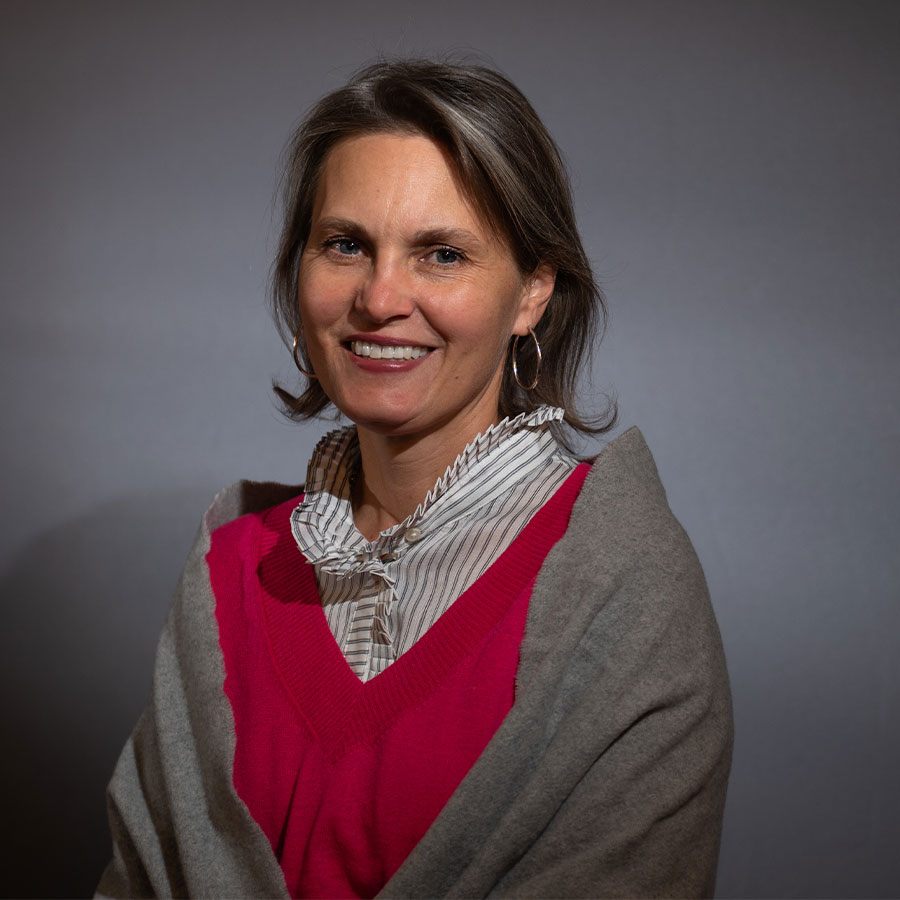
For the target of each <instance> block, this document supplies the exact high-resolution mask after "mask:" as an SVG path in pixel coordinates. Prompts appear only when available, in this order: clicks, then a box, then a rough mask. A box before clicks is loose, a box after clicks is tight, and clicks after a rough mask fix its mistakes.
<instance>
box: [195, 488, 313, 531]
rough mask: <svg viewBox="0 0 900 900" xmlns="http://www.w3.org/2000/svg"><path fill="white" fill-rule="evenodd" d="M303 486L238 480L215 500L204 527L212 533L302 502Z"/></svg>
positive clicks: (207, 514)
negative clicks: (226, 526) (245, 517)
mask: <svg viewBox="0 0 900 900" xmlns="http://www.w3.org/2000/svg"><path fill="white" fill-rule="evenodd" d="M302 494H303V486H302V485H289V484H279V483H278V482H275V481H247V480H243V479H242V480H241V481H235V482H234V483H233V484H230V485H228V487H225V488H222V490H221V491H219V493H218V494H216V496H215V497H214V498H213V501H212V503H211V504H210V505H209V507H208V508H207V510H206V513H205V514H204V516H203V526H204V528H205V529H206V531H207V532H208V533H210V534H211V533H212V532H213V531H215V530H216V529H218V528H221V527H222V526H224V525H227V524H228V523H230V522H234V521H236V520H237V519H240V518H242V517H244V516H251V515H257V516H259V515H260V514H262V515H263V516H265V515H266V514H267V513H269V512H270V511H271V510H274V509H275V508H277V507H281V506H284V505H286V504H288V503H290V502H292V501H294V502H297V501H299V499H300V497H301V496H302Z"/></svg>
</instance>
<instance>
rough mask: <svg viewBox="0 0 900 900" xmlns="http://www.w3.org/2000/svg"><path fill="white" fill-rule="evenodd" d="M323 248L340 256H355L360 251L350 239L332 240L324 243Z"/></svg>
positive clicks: (360, 248)
mask: <svg viewBox="0 0 900 900" xmlns="http://www.w3.org/2000/svg"><path fill="white" fill-rule="evenodd" d="M325 246H326V247H328V248H330V249H332V250H334V251H335V252H337V253H340V254H341V256H356V255H357V254H358V253H360V252H361V250H362V247H360V245H359V244H358V243H357V242H356V241H354V240H351V239H350V238H332V239H331V240H330V241H325Z"/></svg>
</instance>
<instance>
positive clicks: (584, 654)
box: [98, 428, 732, 897]
mask: <svg viewBox="0 0 900 900" xmlns="http://www.w3.org/2000/svg"><path fill="white" fill-rule="evenodd" d="M297 493H299V489H298V488H296V487H284V486H281V485H273V484H258V483H251V482H240V483H238V484H237V485H234V486H232V487H231V488H228V489H226V490H225V491H223V492H222V493H220V494H219V495H218V496H217V497H216V499H215V501H214V502H213V504H212V506H211V507H210V508H209V510H208V511H207V513H206V516H205V517H204V520H203V524H202V525H201V528H200V531H199V534H198V537H197V540H196V542H195V545H194V548H193V550H192V552H191V555H190V557H189V559H188V562H187V564H186V566H185V571H184V574H183V575H182V579H181V582H180V584H179V588H178V592H177V594H176V597H175V600H174V603H173V605H172V610H171V612H170V615H169V618H168V620H167V622H166V625H165V627H164V630H163V633H162V637H161V639H160V643H159V648H158V651H157V660H156V668H155V673H154V679H153V691H152V696H151V699H150V702H149V704H148V706H147V709H146V710H145V711H144V714H143V715H142V717H141V719H140V720H139V722H138V724H137V727H136V728H135V731H134V733H133V734H132V736H131V738H130V739H129V741H128V743H127V744H126V746H125V749H124V751H123V753H122V756H121V758H120V759H119V762H118V765H117V767H116V770H115V773H114V774H113V778H112V781H111V783H110V786H109V796H108V806H109V818H110V827H111V830H112V835H113V848H114V856H113V860H112V862H111V863H110V865H109V867H108V868H107V870H106V872H105V873H104V875H103V878H102V880H101V882H100V885H99V888H98V896H109V897H120V896H121V897H125V896H189V897H287V896H288V895H287V892H286V889H285V883H284V879H283V877H282V874H281V869H280V868H279V865H278V862H277V860H276V858H275V856H274V854H273V853H272V849H271V847H270V845H269V843H268V841H267V839H266V838H265V836H264V835H263V833H262V831H261V830H260V829H259V827H258V826H257V825H256V823H255V821H254V820H253V819H252V817H251V816H250V814H249V812H248V810H247V808H246V806H245V805H244V804H243V803H242V801H241V800H240V799H239V798H238V797H237V795H236V793H235V791H234V786H233V783H232V761H233V757H234V725H233V719H232V715H231V708H230V706H229V703H228V700H227V698H226V696H225V694H224V691H223V687H222V686H223V681H224V667H223V662H222V655H221V651H220V648H219V642H218V631H217V627H216V619H215V613H214V600H213V595H212V591H211V588H210V585H209V579H208V576H207V571H206V565H205V561H204V557H205V555H206V552H207V550H208V549H209V535H210V533H211V532H212V531H213V530H214V529H215V528H217V527H218V526H220V525H222V524H224V523H225V522H227V521H230V520H231V519H233V518H235V517H237V516H239V515H243V514H244V513H247V512H250V511H253V510H258V509H262V508H265V507H268V506H271V505H274V504H276V503H279V502H282V501H284V500H286V499H288V498H289V497H290V496H293V495H296V494H297ZM731 744H732V721H731V702H730V695H729V689H728V677H727V673H726V670H725V661H724V657H723V655H722V645H721V640H720V637H719V632H718V628H717V626H716V622H715V618H714V616H713V612H712V609H711V607H710V603H709V597H708V594H707V590H706V584H705V581H704V578H703V572H702V570H701V568H700V564H699V562H698V561H697V557H696V555H695V553H694V550H693V548H692V547H691V544H690V541H689V540H688V538H687V536H686V535H685V533H684V531H683V529H682V528H681V526H680V525H679V524H678V522H677V521H676V520H675V518H674V517H673V515H672V513H671V511H670V510H669V507H668V504H667V503H666V497H665V492H664V490H663V487H662V485H661V484H660V481H659V477H658V475H657V472H656V467H655V465H654V463H653V458H652V457H651V455H650V451H649V450H648V449H647V445H646V444H645V442H644V439H643V437H642V436H641V434H640V432H639V431H638V430H637V429H634V428H633V429H631V430H629V431H628V432H626V433H625V434H623V435H622V436H621V437H619V438H618V439H617V440H615V441H613V442H612V443H610V444H609V445H608V446H607V447H606V448H605V449H604V450H603V452H602V453H601V454H600V455H599V456H598V457H597V459H596V460H595V462H594V465H593V467H592V470H591V472H590V474H589V475H588V478H587V480H586V481H585V484H584V487H583V489H582V491H581V494H580V495H579V497H578V500H577V501H576V504H575V507H574V509H573V511H572V517H571V520H570V522H569V527H568V529H567V531H566V534H565V535H564V537H563V538H562V539H561V540H560V541H559V542H558V543H557V544H556V545H555V546H554V548H553V549H552V550H551V551H550V554H549V555H548V556H547V559H546V561H545V562H544V565H543V567H542V568H541V570H540V574H539V576H538V579H537V582H536V584H535V587H534V592H533V594H532V597H531V602H530V606H529V611H528V619H527V623H526V630H525V637H524V639H523V642H522V646H521V654H520V662H519V671H518V674H517V692H516V701H515V704H514V706H513V708H512V710H511V711H510V713H509V715H508V716H507V717H506V719H505V720H504V722H503V724H502V725H501V726H500V728H499V730H498V731H497V733H496V734H495V735H494V737H493V739H492V740H491V742H490V743H489V744H488V746H487V747H486V748H485V750H484V752H483V753H482V755H481V757H480V758H479V759H478V761H477V762H476V763H475V765H474V766H473V767H472V769H471V770H470V772H469V773H468V775H467V776H466V777H465V778H464V779H463V781H462V782H461V784H460V785H459V787H458V788H457V790H456V792H455V793H454V794H453V796H452V797H451V798H450V800H449V802H448V803H447V805H446V806H445V808H444V809H443V810H442V812H441V813H440V815H439V816H438V817H437V819H436V820H435V821H434V823H433V824H432V826H431V827H430V828H429V830H428V832H427V833H426V834H425V836H424V837H423V838H422V840H421V841H420V842H419V844H418V845H417V846H416V847H415V849H414V850H413V852H412V853H411V854H410V855H409V857H408V858H407V859H406V861H405V862H404V863H403V865H402V866H401V867H400V869H399V870H398V871H397V872H396V873H395V875H394V876H393V878H391V880H390V881H389V882H388V883H387V885H386V886H385V887H384V889H383V890H382V892H381V893H380V894H379V897H638V896H642V897H643V896H646V897H651V896H652V897H658V896H674V897H689V896H709V895H711V894H712V892H713V888H714V883H715V871H716V858H717V855H718V847H719V834H720V830H721V822H722V808H723V804H724V801H725V789H726V783H727V779H728V771H729V766H730V761H731Z"/></svg>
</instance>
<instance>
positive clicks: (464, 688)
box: [207, 464, 590, 897]
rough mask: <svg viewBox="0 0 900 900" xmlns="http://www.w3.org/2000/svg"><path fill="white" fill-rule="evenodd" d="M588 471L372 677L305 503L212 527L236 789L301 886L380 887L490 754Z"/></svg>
mask: <svg viewBox="0 0 900 900" xmlns="http://www.w3.org/2000/svg"><path fill="white" fill-rule="evenodd" d="M589 469H590V467H589V466H588V465H587V464H582V465H580V466H579V467H578V468H577V469H576V470H575V471H574V472H573V473H572V474H571V475H570V476H569V477H568V479H567V480H566V481H565V482H564V483H563V485H562V487H560V488H559V490H557V491H556V493H555V494H554V495H553V496H552V497H551V499H550V500H549V501H548V502H547V503H546V504H545V505H544V506H543V507H542V508H541V509H540V510H539V511H538V512H537V513H536V514H535V516H534V517H533V518H532V519H531V521H530V522H529V524H528V525H527V526H526V527H525V528H524V529H523V531H522V532H521V533H520V534H519V535H518V537H517V538H516V539H515V540H514V541H513V542H512V543H511V544H510V545H509V546H508V547H507V549H506V550H505V551H504V552H503V553H502V554H501V555H500V556H499V557H498V558H497V560H496V561H495V562H494V563H493V565H491V567H490V568H489V569H488V570H487V571H486V572H485V573H484V575H482V576H481V577H480V578H479V579H478V580H477V581H476V582H475V583H473V584H472V585H471V586H470V587H469V588H468V590H466V591H465V592H464V593H463V594H462V595H461V596H460V597H459V598H458V599H457V600H456V601H455V602H454V603H453V604H452V605H451V606H450V608H449V609H448V610H447V611H446V612H445V613H444V614H443V615H442V616H441V617H440V618H439V619H438V621H437V622H436V623H435V624H434V625H433V626H432V627H431V628H430V629H429V630H428V631H427V632H425V634H424V635H423V636H422V637H421V638H420V639H419V640H418V641H417V642H416V643H415V644H414V645H413V646H412V647H411V648H410V649H409V650H408V651H407V652H406V653H404V654H403V655H402V656H401V657H400V659H399V660H397V662H395V663H394V664H393V665H392V666H390V667H389V668H388V669H386V670H385V671H384V672H382V673H381V674H380V675H378V676H377V677H375V678H374V679H372V680H370V681H368V682H363V681H361V680H360V679H359V677H358V676H357V675H356V674H354V672H353V671H352V669H351V668H350V666H349V665H348V664H347V662H346V659H345V658H344V656H343V654H342V653H341V651H340V648H339V647H338V645H337V644H336V642H335V640H334V638H333V635H332V633H331V630H330V628H329V626H328V622H327V620H326V617H325V614H324V612H323V609H322V604H321V600H320V597H319V593H318V590H317V587H316V579H315V573H314V570H313V568H312V566H311V565H310V564H309V563H308V561H307V560H306V559H305V558H304V557H303V555H302V554H301V553H300V552H299V551H298V549H297V546H296V543H295V541H294V539H293V536H292V534H291V523H290V517H291V512H292V511H293V509H294V508H295V507H296V500H290V501H288V502H286V503H282V504H280V505H278V506H276V507H273V508H271V509H268V510H264V511H262V512H261V513H257V514H251V515H247V516H243V517H241V518H238V519H236V520H234V521H233V522H231V523H229V524H227V525H224V526H222V527H221V528H219V529H217V530H216V531H214V532H213V534H212V536H211V542H210V551H209V554H208V556H207V565H208V568H209V572H210V579H211V584H212V589H213V593H214V596H215V602H216V618H217V621H218V625H219V633H220V642H221V647H222V653H223V658H224V664H225V673H226V677H225V693H226V695H227V696H228V698H229V701H230V703H231V706H232V711H233V714H234V721H235V735H236V745H235V757H234V785H235V789H236V791H237V793H238V795H239V796H240V797H241V799H242V800H243V801H244V803H246V805H247V808H248V809H249V811H250V813H251V815H252V816H253V818H254V819H255V820H256V821H257V823H258V824H259V826H260V828H261V829H262V831H263V833H264V834H265V835H266V837H267V838H268V840H269V842H270V844H271V846H272V850H273V852H274V853H275V855H276V857H277V858H278V861H279V863H280V865H281V868H282V871H283V873H284V877H285V882H286V885H287V888H288V891H289V892H290V894H291V895H292V896H294V897H372V896H374V895H375V894H377V893H378V891H380V890H381V888H382V887H383V886H384V885H385V884H386V883H387V881H388V880H389V879H390V878H391V876H392V875H393V874H394V872H395V871H396V870H397V869H398V868H399V867H400V865H401V864H402V863H403V861H404V860H405V859H406V857H407V856H408V855H409V853H410V852H411V850H412V849H413V848H414V847H415V846H416V844H417V843H418V842H419V841H420V839H421V838H422V836H423V835H424V834H425V832H426V831H427V830H428V828H429V826H430V825H431V823H432V822H433V821H434V819H435V818H436V817H437V815H438V814H439V813H440V811H441V809H442V808H443V807H444V805H445V804H446V802H447V800H448V799H449V797H450V796H451V795H452V794H453V792H454V791H455V790H456V788H457V786H458V785H459V783H460V782H461V781H462V779H463V778H464V776H465V775H466V773H467V772H468V771H469V769H470V768H471V767H472V765H473V764H474V763H475V761H476V760H477V759H478V757H479V756H480V754H481V752H482V751H483V750H484V748H485V747H486V746H487V744H488V743H489V741H490V740H491V738H492V737H493V735H494V733H495V732H496V730H497V728H498V727H499V726H500V724H501V723H502V721H503V719H504V718H505V716H506V714H507V713H508V712H509V710H510V708H511V707H512V705H513V702H514V700H515V677H516V671H517V668H518V661H519V645H520V643H521V640H522V633H523V629H524V625H525V618H526V614H527V611H528V601H529V598H530V595H531V590H532V586H533V584H534V581H535V579H536V577H537V573H538V571H539V570H540V568H541V565H542V564H543V562H544V559H545V558H546V556H547V553H548V552H549V551H550V549H551V548H552V547H553V545H554V544H555V543H556V542H557V541H558V540H559V538H560V537H561V536H562V535H563V533H564V532H565V530H566V526H567V523H568V519H569V515H570V512H571V509H572V506H573V504H574V502H575V499H576V497H577V496H578V493H579V490H580V488H581V485H582V483H583V481H584V479H585V477H586V475H587V473H588V471H589Z"/></svg>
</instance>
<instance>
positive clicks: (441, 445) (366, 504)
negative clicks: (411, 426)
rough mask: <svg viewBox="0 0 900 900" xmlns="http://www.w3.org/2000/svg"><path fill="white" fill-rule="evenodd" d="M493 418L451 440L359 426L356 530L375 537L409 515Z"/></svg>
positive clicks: (355, 509)
mask: <svg viewBox="0 0 900 900" xmlns="http://www.w3.org/2000/svg"><path fill="white" fill-rule="evenodd" d="M496 421H497V417H494V418H493V419H491V420H490V421H486V422H484V423H483V425H480V426H476V427H475V430H471V429H467V430H465V431H464V432H463V433H462V435H460V436H458V437H457V438H456V439H455V440H447V438H446V436H445V435H437V434H432V435H427V436H425V437H422V436H417V437H415V438H409V437H405V436H398V437H395V436H388V435H383V434H378V433H377V432H373V431H370V430H369V429H367V428H363V427H360V426H358V427H357V436H358V438H359V450H360V457H361V462H362V471H361V477H360V478H359V479H358V480H357V482H356V485H355V486H354V493H353V498H352V500H353V520H354V523H355V524H356V527H357V528H358V529H359V531H360V532H361V533H362V534H363V535H364V536H365V538H366V539H367V540H369V541H373V540H375V539H376V538H377V537H378V535H379V534H381V532H382V531H385V530H386V529H388V528H391V527H392V526H393V525H396V524H397V523H398V522H402V521H403V520H404V519H405V518H406V517H407V516H409V515H411V514H412V513H413V512H414V511H415V509H416V507H417V506H418V505H419V504H420V503H421V502H422V501H423V500H424V499H425V496H426V495H427V494H428V492H429V491H430V490H431V489H432V488H433V487H434V485H435V482H436V481H437V480H438V479H439V478H441V477H442V476H443V474H444V473H445V472H446V471H447V469H448V467H450V466H452V465H453V463H454V462H455V461H456V458H457V457H458V456H459V454H460V453H462V452H463V450H464V449H465V448H466V445H467V444H468V443H469V442H470V441H472V440H474V438H475V436H476V435H477V434H479V433H480V432H481V431H484V430H485V429H486V428H488V427H489V426H490V425H491V424H493V423H494V422H496ZM470 432H471V433H470Z"/></svg>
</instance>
